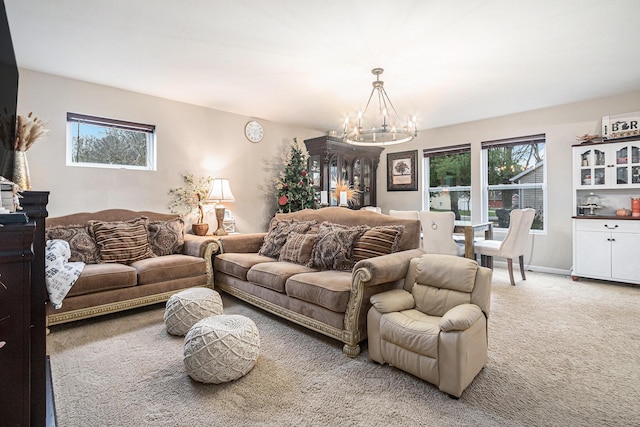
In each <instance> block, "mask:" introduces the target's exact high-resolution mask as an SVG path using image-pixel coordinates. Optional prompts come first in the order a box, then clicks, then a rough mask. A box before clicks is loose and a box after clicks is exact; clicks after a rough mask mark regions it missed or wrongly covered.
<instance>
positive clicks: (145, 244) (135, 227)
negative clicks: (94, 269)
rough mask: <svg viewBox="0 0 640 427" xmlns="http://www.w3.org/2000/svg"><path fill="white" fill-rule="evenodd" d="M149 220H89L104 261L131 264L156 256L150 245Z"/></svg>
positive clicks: (143, 218) (142, 218)
mask: <svg viewBox="0 0 640 427" xmlns="http://www.w3.org/2000/svg"><path fill="white" fill-rule="evenodd" d="M148 222H149V220H148V219H147V218H146V217H141V218H136V219H132V220H130V221H114V222H106V221H89V229H90V230H91V234H92V235H93V237H94V238H95V239H96V243H97V245H98V248H99V249H100V258H101V259H102V262H105V263H113V262H118V263H121V264H131V263H133V262H135V261H140V260H142V259H146V258H153V257H155V255H154V253H153V252H152V251H151V248H150V247H149V233H148V232H147V224H148Z"/></svg>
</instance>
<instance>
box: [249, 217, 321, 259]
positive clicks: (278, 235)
mask: <svg viewBox="0 0 640 427" xmlns="http://www.w3.org/2000/svg"><path fill="white" fill-rule="evenodd" d="M315 224H317V221H299V222H298V221H296V220H292V219H286V220H280V221H279V220H276V219H273V220H272V221H271V225H270V227H269V231H268V232H267V235H266V236H265V238H264V242H263V243H262V246H261V247H260V250H259V251H258V254H260V255H262V256H268V257H270V258H276V259H277V258H279V257H280V249H281V248H282V246H283V245H284V244H285V243H286V241H287V237H288V236H289V234H291V233H301V234H304V233H306V232H307V231H309V229H310V228H311V226H313V225H315Z"/></svg>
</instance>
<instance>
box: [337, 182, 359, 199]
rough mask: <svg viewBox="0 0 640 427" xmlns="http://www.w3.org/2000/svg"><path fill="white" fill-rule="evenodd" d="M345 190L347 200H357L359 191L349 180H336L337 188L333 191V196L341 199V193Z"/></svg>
mask: <svg viewBox="0 0 640 427" xmlns="http://www.w3.org/2000/svg"><path fill="white" fill-rule="evenodd" d="M343 191H344V192H346V193H347V202H351V203H356V202H357V197H358V191H357V190H354V189H353V186H352V185H351V184H349V183H348V182H347V181H343V180H338V182H336V188H335V190H334V191H333V197H335V198H336V200H338V201H340V193H341V192H343Z"/></svg>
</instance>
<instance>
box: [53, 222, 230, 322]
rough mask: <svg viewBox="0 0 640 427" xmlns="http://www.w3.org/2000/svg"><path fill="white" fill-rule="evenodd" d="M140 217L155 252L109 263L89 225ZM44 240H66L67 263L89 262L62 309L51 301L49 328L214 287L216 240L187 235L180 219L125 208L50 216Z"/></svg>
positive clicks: (151, 247) (65, 299) (64, 301)
mask: <svg viewBox="0 0 640 427" xmlns="http://www.w3.org/2000/svg"><path fill="white" fill-rule="evenodd" d="M140 217H145V218H147V220H144V219H143V220H142V221H143V222H144V223H145V227H146V231H147V232H148V235H147V237H148V239H149V240H148V242H149V249H150V250H151V249H152V250H153V252H154V254H151V255H150V257H146V258H145V259H140V260H137V261H134V262H126V263H122V262H105V260H104V259H102V258H101V255H104V253H100V251H99V247H100V246H99V245H96V239H95V236H94V234H93V233H92V231H94V230H95V229H93V228H92V227H90V222H91V221H101V222H108V223H111V224H113V222H116V221H119V222H122V221H124V222H127V223H135V222H136V221H134V220H135V219H136V218H140ZM45 236H46V239H47V240H49V239H62V240H66V241H68V242H69V244H70V247H71V254H72V257H71V259H70V260H69V261H83V262H85V263H86V265H85V267H84V270H83V271H82V274H81V275H80V277H79V278H78V280H77V281H76V282H75V284H74V285H73V286H72V288H71V290H70V291H69V293H68V294H67V296H66V297H65V298H64V300H63V302H62V307H61V308H59V309H56V308H55V307H53V304H51V303H49V302H47V308H46V313H47V325H48V326H51V325H56V324H59V323H65V322H71V321H75V320H80V319H84V318H89V317H94V316H100V315H103V314H108V313H113V312H117V311H122V310H127V309H130V308H135V307H140V306H144V305H150V304H155V303H158V302H163V301H166V300H167V299H168V298H169V297H170V296H171V295H173V294H174V293H176V292H178V291H180V290H182V289H185V288H190V287H193V286H206V287H213V269H212V265H211V259H212V254H213V253H214V252H216V251H217V250H218V248H219V246H218V242H217V240H215V239H214V238H212V237H211V236H209V237H207V236H195V235H192V234H185V233H184V223H183V222H182V220H181V219H179V218H177V217H176V215H169V214H162V213H155V212H148V211H142V212H135V211H130V210H125V209H109V210H103V211H100V212H93V213H88V212H86V213H77V214H72V215H67V216H61V217H57V218H47V220H46V230H45ZM180 236H182V237H180ZM153 239H155V245H154V244H153V243H154V240H153ZM182 239H184V243H183V244H181V240H182ZM96 251H98V252H96ZM156 252H157V253H156ZM158 254H159V256H158ZM104 256H105V257H106V255H104Z"/></svg>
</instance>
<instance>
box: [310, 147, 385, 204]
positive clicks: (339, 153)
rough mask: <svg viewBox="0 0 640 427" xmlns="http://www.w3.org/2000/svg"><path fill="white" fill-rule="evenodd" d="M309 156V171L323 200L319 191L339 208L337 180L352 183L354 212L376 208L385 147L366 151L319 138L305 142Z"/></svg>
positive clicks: (318, 196)
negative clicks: (378, 175) (355, 196)
mask: <svg viewBox="0 0 640 427" xmlns="http://www.w3.org/2000/svg"><path fill="white" fill-rule="evenodd" d="M304 144H305V145H306V147H307V151H308V152H309V165H308V170H309V173H310V175H311V178H312V179H313V185H314V187H315V189H316V197H317V199H318V200H320V191H327V192H328V204H329V205H330V206H337V205H338V203H339V200H338V199H337V198H336V197H335V196H334V195H333V192H334V190H335V184H336V182H337V181H338V180H342V181H346V182H349V184H351V185H352V186H353V189H354V190H357V199H356V202H354V203H349V207H350V208H351V209H360V208H361V207H363V206H375V205H376V173H377V170H378V163H380V153H382V150H384V148H382V147H364V146H358V145H351V144H347V143H346V142H343V141H342V139H341V138H336V137H332V136H320V137H318V138H312V139H307V140H305V141H304Z"/></svg>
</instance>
